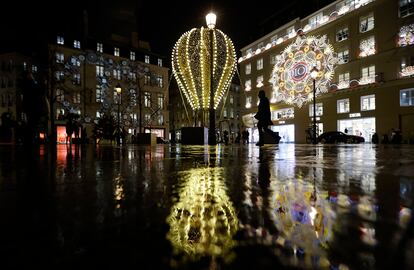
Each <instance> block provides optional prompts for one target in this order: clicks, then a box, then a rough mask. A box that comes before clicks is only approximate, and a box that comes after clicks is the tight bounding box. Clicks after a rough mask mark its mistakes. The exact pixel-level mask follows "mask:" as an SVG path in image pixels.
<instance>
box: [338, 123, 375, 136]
mask: <svg viewBox="0 0 414 270" xmlns="http://www.w3.org/2000/svg"><path fill="white" fill-rule="evenodd" d="M338 131H342V132H344V133H347V134H349V135H356V136H361V137H364V139H365V142H371V138H372V134H374V133H375V132H376V128H375V117H368V118H351V119H342V120H338Z"/></svg>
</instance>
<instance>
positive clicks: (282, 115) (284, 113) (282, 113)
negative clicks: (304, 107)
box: [271, 108, 295, 120]
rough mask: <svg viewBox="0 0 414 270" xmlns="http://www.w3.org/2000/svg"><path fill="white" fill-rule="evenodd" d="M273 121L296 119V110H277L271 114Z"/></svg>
mask: <svg viewBox="0 0 414 270" xmlns="http://www.w3.org/2000/svg"><path fill="white" fill-rule="evenodd" d="M271 118H272V120H279V119H293V118H295V109H294V108H285V109H280V110H275V111H272V112H271Z"/></svg>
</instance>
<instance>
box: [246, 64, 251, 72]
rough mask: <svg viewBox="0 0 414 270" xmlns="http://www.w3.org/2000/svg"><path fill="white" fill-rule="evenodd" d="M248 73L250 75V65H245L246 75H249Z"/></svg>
mask: <svg viewBox="0 0 414 270" xmlns="http://www.w3.org/2000/svg"><path fill="white" fill-rule="evenodd" d="M250 73H252V64H250V63H249V64H247V65H246V75H249V74H250Z"/></svg>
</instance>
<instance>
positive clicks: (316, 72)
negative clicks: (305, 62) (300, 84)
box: [310, 66, 319, 80]
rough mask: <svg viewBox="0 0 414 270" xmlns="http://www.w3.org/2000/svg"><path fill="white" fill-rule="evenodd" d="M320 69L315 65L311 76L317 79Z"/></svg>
mask: <svg viewBox="0 0 414 270" xmlns="http://www.w3.org/2000/svg"><path fill="white" fill-rule="evenodd" d="M318 73H319V70H318V68H317V67H316V66H314V67H313V68H312V69H311V71H310V76H311V78H312V79H314V80H315V79H316V78H317V77H318Z"/></svg>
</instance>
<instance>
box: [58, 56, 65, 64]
mask: <svg viewBox="0 0 414 270" xmlns="http://www.w3.org/2000/svg"><path fill="white" fill-rule="evenodd" d="M64 61H65V56H64V54H63V53H56V63H60V64H63V62H64Z"/></svg>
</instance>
